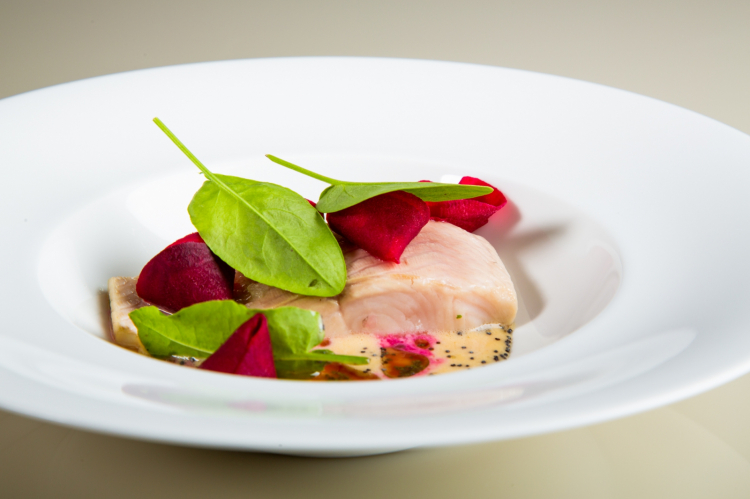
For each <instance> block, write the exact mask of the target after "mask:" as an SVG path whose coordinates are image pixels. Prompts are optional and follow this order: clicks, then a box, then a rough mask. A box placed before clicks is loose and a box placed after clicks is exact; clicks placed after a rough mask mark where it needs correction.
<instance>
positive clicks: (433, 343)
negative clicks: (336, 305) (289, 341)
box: [325, 324, 513, 378]
mask: <svg viewBox="0 0 750 499" xmlns="http://www.w3.org/2000/svg"><path fill="white" fill-rule="evenodd" d="M512 345H513V327H512V326H501V325H499V324H488V325H485V326H481V327H478V328H475V329H471V330H468V331H452V332H440V333H409V334H402V335H395V334H391V335H377V334H352V335H349V336H346V337H339V338H330V339H327V341H326V346H325V348H327V349H329V350H332V351H333V352H335V353H338V354H341V355H360V356H366V357H368V359H369V360H370V363H369V364H368V365H364V366H349V367H350V368H351V369H354V370H360V371H362V372H364V371H365V370H366V371H367V373H368V374H370V373H372V374H375V375H377V376H379V377H381V378H404V377H412V376H430V375H434V374H444V373H449V372H455V371H459V370H465V369H472V368H475V367H482V366H486V365H491V364H494V363H497V362H502V361H504V360H507V359H508V357H509V356H510V352H511V347H512Z"/></svg>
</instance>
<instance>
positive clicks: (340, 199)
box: [266, 154, 492, 213]
mask: <svg viewBox="0 0 750 499" xmlns="http://www.w3.org/2000/svg"><path fill="white" fill-rule="evenodd" d="M266 157H267V158H268V159H270V160H271V161H273V162H274V163H277V164H280V165H281V166H284V167H286V168H289V169H290V170H294V171H296V172H299V173H302V174H303V175H307V176H308V177H312V178H315V179H317V180H321V181H323V182H326V183H328V184H331V185H330V187H328V188H326V189H325V190H324V191H323V193H322V194H321V195H320V200H319V201H318V203H317V206H316V208H317V209H318V211H319V212H321V213H332V212H335V211H340V210H343V209H344V208H349V207H350V206H354V205H355V204H358V203H361V202H362V201H365V200H367V199H370V198H373V197H375V196H379V195H380V194H386V193H388V192H393V191H406V192H408V193H411V194H414V195H415V196H417V197H418V198H420V199H422V200H423V201H432V202H438V201H453V200H456V199H470V198H475V197H478V196H484V195H485V194H489V193H491V192H492V188H491V187H485V186H479V185H461V184H440V183H437V182H345V181H343V180H336V179H334V178H330V177H324V176H323V175H320V174H318V173H315V172H313V171H310V170H308V169H306V168H302V167H301V166H298V165H295V164H293V163H290V162H288V161H286V160H283V159H281V158H277V157H276V156H273V155H271V154H266Z"/></svg>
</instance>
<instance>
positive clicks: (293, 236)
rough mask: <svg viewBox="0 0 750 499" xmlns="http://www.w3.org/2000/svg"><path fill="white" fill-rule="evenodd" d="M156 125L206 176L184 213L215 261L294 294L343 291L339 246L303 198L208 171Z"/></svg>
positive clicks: (178, 142) (343, 273) (256, 183)
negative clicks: (186, 213) (222, 261)
mask: <svg viewBox="0 0 750 499" xmlns="http://www.w3.org/2000/svg"><path fill="white" fill-rule="evenodd" d="M154 122H155V123H156V124H157V125H158V126H159V127H160V128H161V129H162V131H164V133H165V134H167V136H168V137H169V138H170V139H172V141H173V142H174V143H175V144H176V145H177V147H179V148H180V150H182V152H183V153H185V155H187V156H188V158H190V160H191V161H192V162H193V163H194V164H195V165H196V166H197V167H198V168H199V169H200V170H201V171H202V172H203V173H204V174H205V175H206V177H207V178H208V180H207V181H206V182H205V183H204V184H203V186H202V187H201V188H200V189H199V190H198V192H196V194H195V196H194V197H193V200H192V201H191V203H190V206H189V207H188V212H189V214H190V219H191V221H192V222H193V225H194V226H195V228H196V229H198V233H200V235H201V237H203V240H204V241H205V242H206V244H207V245H208V247H209V248H211V250H212V251H213V252H214V253H216V255H218V256H219V258H221V259H222V260H224V261H225V262H226V263H227V264H229V265H230V266H231V267H233V268H234V269H236V270H238V271H240V272H241V273H242V274H244V275H245V276H247V277H248V278H250V279H253V280H256V281H258V282H261V283H263V284H267V285H269V286H275V287H277V288H281V289H285V290H287V291H291V292H293V293H298V294H302V295H310V296H335V295H337V294H339V293H341V291H343V289H344V284H345V283H346V264H345V263H344V256H343V254H342V252H341V247H340V246H339V244H338V242H336V238H335V237H334V235H333V233H332V232H331V230H330V229H329V228H328V226H327V225H326V223H325V222H324V221H323V219H322V218H321V217H320V215H318V212H317V211H316V210H315V208H313V207H312V206H310V204H309V203H308V202H307V200H306V199H305V198H303V197H302V196H300V195H299V194H297V193H296V192H294V191H292V190H290V189H287V188H285V187H282V186H279V185H276V184H271V183H267V182H256V181H254V180H248V179H243V178H239V177H231V176H227V175H218V174H214V173H212V172H211V171H209V170H208V168H206V167H205V166H204V165H203V164H202V163H201V162H200V161H199V160H198V159H197V158H196V157H195V156H194V155H193V154H192V153H191V152H190V151H189V150H188V149H187V148H186V147H185V146H184V145H183V144H182V143H181V142H180V141H179V139H178V138H177V137H176V136H175V135H174V134H173V133H172V132H171V131H170V130H169V129H168V128H167V127H166V126H165V125H164V124H163V123H162V122H161V121H160V120H159V119H158V118H155V119H154Z"/></svg>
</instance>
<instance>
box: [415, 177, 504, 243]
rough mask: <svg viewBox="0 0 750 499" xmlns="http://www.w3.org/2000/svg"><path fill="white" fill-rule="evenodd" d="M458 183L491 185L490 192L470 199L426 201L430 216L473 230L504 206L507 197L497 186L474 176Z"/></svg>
mask: <svg viewBox="0 0 750 499" xmlns="http://www.w3.org/2000/svg"><path fill="white" fill-rule="evenodd" d="M459 184H463V185H484V186H487V187H492V189H493V190H492V192H491V193H489V194H485V195H484V196H480V197H478V198H471V199H458V200H456V201H441V202H438V203H427V205H428V206H429V207H430V218H432V219H433V220H440V221H443V222H449V223H452V224H453V225H457V226H459V227H461V228H462V229H464V230H467V231H469V232H474V231H475V230H477V229H478V228H479V227H481V226H483V225H485V224H486V223H487V222H488V221H489V218H490V217H491V216H492V215H493V214H495V213H496V212H497V211H498V210H499V209H500V208H502V207H503V206H505V203H507V202H508V201H507V199H505V196H504V195H503V193H502V192H500V191H499V190H498V189H497V187H495V186H493V185H490V184H488V183H487V182H485V181H483V180H480V179H478V178H475V177H464V178H462V179H461V181H460V182H459Z"/></svg>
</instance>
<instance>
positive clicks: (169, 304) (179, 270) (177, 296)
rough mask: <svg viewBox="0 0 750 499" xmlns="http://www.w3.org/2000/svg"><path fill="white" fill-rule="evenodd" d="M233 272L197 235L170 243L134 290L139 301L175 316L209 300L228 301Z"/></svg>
mask: <svg viewBox="0 0 750 499" xmlns="http://www.w3.org/2000/svg"><path fill="white" fill-rule="evenodd" d="M233 287H234V269H232V268H231V267H230V266H229V265H227V264H226V263H224V262H223V261H222V260H221V259H220V258H219V257H217V256H216V255H214V254H213V252H212V251H211V250H210V249H209V247H208V246H207V245H206V243H205V242H203V238H201V236H200V235H199V234H198V233H197V232H196V233H194V234H190V235H189V236H185V237H183V238H182V239H178V240H177V241H175V242H173V243H172V244H170V245H169V246H167V247H166V248H164V250H162V252H161V253H159V254H158V255H156V256H155V257H154V258H152V259H151V261H150V262H148V263H147V264H146V266H145V267H143V270H142V271H141V275H139V276H138V282H137V284H136V287H135V290H136V293H138V296H140V297H141V298H142V299H144V300H146V301H147V302H149V303H153V304H154V305H157V306H159V307H162V308H165V309H167V310H170V311H173V312H176V311H178V310H180V309H181V308H184V307H187V306H190V305H193V304H195V303H200V302H204V301H208V300H230V299H231V298H232V288H233Z"/></svg>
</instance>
